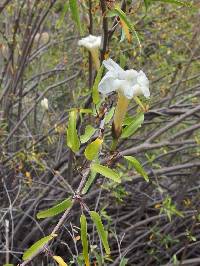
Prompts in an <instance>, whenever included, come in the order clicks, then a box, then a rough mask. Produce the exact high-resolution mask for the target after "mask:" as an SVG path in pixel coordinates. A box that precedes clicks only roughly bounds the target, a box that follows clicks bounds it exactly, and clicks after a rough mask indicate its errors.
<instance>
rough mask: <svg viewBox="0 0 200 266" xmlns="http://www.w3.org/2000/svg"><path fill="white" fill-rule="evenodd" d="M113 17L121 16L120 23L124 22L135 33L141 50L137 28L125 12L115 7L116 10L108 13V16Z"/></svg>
mask: <svg viewBox="0 0 200 266" xmlns="http://www.w3.org/2000/svg"><path fill="white" fill-rule="evenodd" d="M113 15H117V16H119V18H120V21H123V22H124V24H125V25H126V27H127V28H128V29H129V30H131V31H132V32H133V33H134V35H135V37H136V39H137V42H138V45H139V47H140V48H141V42H140V38H139V36H138V34H137V32H136V30H135V27H134V26H133V24H132V22H131V20H130V19H129V18H128V17H127V15H126V14H125V13H124V11H123V10H121V8H119V7H115V8H114V10H111V11H110V12H108V15H107V16H113ZM123 29H124V27H123ZM124 31H125V30H124ZM126 31H127V29H126ZM125 34H127V32H125ZM126 37H127V36H126ZM128 38H129V37H128Z"/></svg>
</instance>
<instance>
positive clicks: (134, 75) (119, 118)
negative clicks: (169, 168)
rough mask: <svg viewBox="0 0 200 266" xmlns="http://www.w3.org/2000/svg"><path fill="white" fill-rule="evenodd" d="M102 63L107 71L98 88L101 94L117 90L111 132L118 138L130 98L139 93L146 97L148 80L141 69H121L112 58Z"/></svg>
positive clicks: (148, 93)
mask: <svg viewBox="0 0 200 266" xmlns="http://www.w3.org/2000/svg"><path fill="white" fill-rule="evenodd" d="M103 64H104V66H105V68H106V69H107V70H108V72H107V73H106V75H105V76H104V77H103V78H102V80H101V81H100V83H99V86H98V90H99V92H101V93H102V94H109V93H111V92H113V91H116V92H118V101H117V106H116V108H115V115H114V121H113V131H114V132H113V133H114V136H115V138H117V139H118V138H119V137H120V135H121V129H122V124H123V121H124V117H125V115H126V112H127V109H128V104H129V101H130V99H132V98H133V97H135V96H140V95H143V96H145V97H146V98H148V97H149V96H150V92H149V80H148V78H147V77H146V75H145V73H144V72H143V71H142V70H140V71H139V72H138V71H136V70H134V69H130V70H123V69H122V68H121V67H120V66H119V65H118V64H117V63H115V62H114V61H113V60H112V59H107V60H104V61H103Z"/></svg>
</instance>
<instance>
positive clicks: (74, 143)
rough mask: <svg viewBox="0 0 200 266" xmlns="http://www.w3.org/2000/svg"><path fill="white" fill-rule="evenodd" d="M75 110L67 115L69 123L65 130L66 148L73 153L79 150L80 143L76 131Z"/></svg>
mask: <svg viewBox="0 0 200 266" xmlns="http://www.w3.org/2000/svg"><path fill="white" fill-rule="evenodd" d="M76 120H77V110H73V111H71V112H70V113H69V122H68V128H67V146H68V147H69V148H70V149H71V150H72V151H73V152H77V151H79V148H80V141H79V137H78V133H77V130H76Z"/></svg>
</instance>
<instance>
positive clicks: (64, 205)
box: [37, 198, 72, 219]
mask: <svg viewBox="0 0 200 266" xmlns="http://www.w3.org/2000/svg"><path fill="white" fill-rule="evenodd" d="M71 206H72V201H71V199H70V198H69V199H66V200H64V201H62V202H60V203H59V204H57V205H55V206H53V207H52V208H49V209H47V210H44V211H40V212H39V213H38V214H37V218H38V219H41V218H47V217H52V216H55V215H58V214H59V213H61V212H64V211H65V210H66V209H69V208H70V207H71Z"/></svg>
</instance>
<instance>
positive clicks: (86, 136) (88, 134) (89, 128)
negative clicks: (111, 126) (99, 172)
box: [80, 125, 96, 143]
mask: <svg viewBox="0 0 200 266" xmlns="http://www.w3.org/2000/svg"><path fill="white" fill-rule="evenodd" d="M95 132H96V128H94V127H92V126H91V125H87V126H86V128H85V133H84V134H83V135H81V136H80V141H81V143H86V142H87V141H88V140H89V139H90V138H91V137H92V136H93V135H94V133H95Z"/></svg>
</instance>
